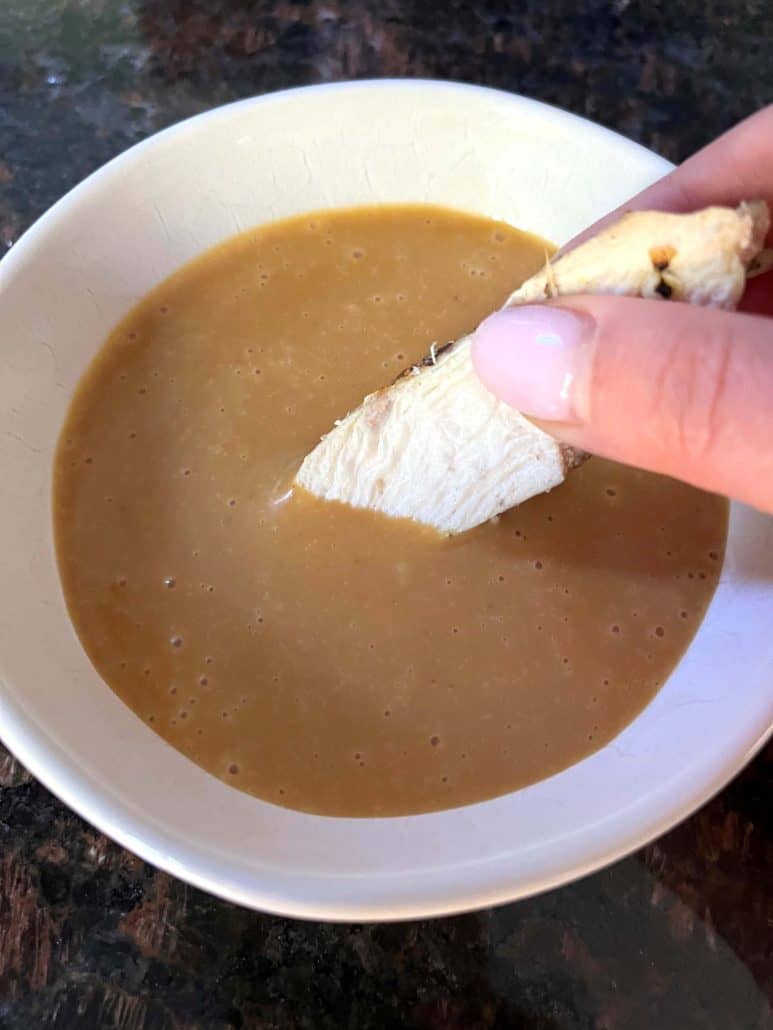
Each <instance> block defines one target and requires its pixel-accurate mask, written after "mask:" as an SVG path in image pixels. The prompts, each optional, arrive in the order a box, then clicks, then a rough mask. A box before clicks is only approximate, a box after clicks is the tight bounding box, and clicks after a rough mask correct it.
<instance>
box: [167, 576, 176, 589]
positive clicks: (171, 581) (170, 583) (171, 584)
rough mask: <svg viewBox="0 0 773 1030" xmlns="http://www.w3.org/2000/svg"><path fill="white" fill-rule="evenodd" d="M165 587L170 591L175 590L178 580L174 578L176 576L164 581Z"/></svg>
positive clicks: (168, 577)
mask: <svg viewBox="0 0 773 1030" xmlns="http://www.w3.org/2000/svg"><path fill="white" fill-rule="evenodd" d="M164 586H165V587H166V588H167V589H168V590H173V589H174V588H175V587H176V586H177V580H176V579H175V578H174V576H167V577H166V578H165V579H164Z"/></svg>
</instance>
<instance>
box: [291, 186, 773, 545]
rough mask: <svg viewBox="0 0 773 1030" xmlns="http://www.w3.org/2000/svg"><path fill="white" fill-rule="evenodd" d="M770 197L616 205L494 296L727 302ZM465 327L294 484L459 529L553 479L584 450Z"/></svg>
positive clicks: (765, 260) (344, 429)
mask: <svg viewBox="0 0 773 1030" xmlns="http://www.w3.org/2000/svg"><path fill="white" fill-rule="evenodd" d="M768 228H769V213H768V208H767V205H766V204H765V203H764V202H762V201H755V202H752V203H747V204H741V205H740V207H739V208H738V209H737V210H733V209H731V208H724V207H711V208H707V209H705V210H703V211H697V212H695V213H694V214H687V215H673V214H666V213H663V212H658V211H639V212H631V213H629V214H626V215H624V216H623V217H622V218H621V219H620V220H619V221H618V222H616V223H614V224H613V225H611V226H609V227H608V228H606V229H604V230H602V231H601V232H600V233H599V234H598V235H597V236H594V237H593V238H591V239H589V240H587V241H586V242H585V243H583V244H581V245H580V246H578V247H577V248H576V249H574V250H572V251H570V252H569V253H567V254H565V255H563V256H559V257H558V258H556V259H554V260H553V261H552V262H550V263H548V264H547V265H546V267H545V268H544V269H543V270H542V271H540V272H539V273H538V274H537V275H534V276H532V278H531V279H529V280H527V281H526V282H525V283H524V284H523V285H522V286H520V287H519V288H518V289H517V290H516V291H515V292H514V293H513V294H512V295H511V296H510V297H509V299H508V300H507V303H506V304H505V307H509V306H512V305H517V304H526V303H534V302H541V301H544V300H546V299H549V298H552V297H560V296H567V295H569V294H581V293H586V294H588V293H605V294H619V295H626V296H631V297H649V298H662V299H667V300H680V301H686V302H688V303H691V304H701V305H704V306H706V307H714V308H725V309H732V308H734V307H735V306H736V305H737V304H738V301H739V300H740V298H741V296H742V294H743V291H744V286H745V283H746V279H747V277H748V276H750V275H752V274H756V273H758V272H759V271H762V270H763V269H764V268H767V267H770V261H769V256H770V255H769V253H768V252H763V251H762V247H763V244H764V240H765V236H766V234H767V232H768ZM471 342H472V336H465V337H463V338H462V339H460V340H458V341H456V342H454V343H450V344H446V345H445V346H443V347H442V348H439V349H437V350H436V349H435V348H434V347H433V348H432V351H431V353H430V355H429V356H428V357H427V358H425V359H424V360H423V361H422V362H421V363H420V364H419V365H414V366H413V367H412V368H409V369H407V370H406V371H405V372H403V373H402V375H401V376H400V377H399V378H398V379H397V380H396V381H395V382H394V383H393V384H392V385H391V386H389V387H386V388H385V389H382V390H379V391H377V392H376V393H373V394H371V395H370V396H369V397H366V398H365V400H364V401H363V403H362V404H361V405H360V407H359V408H357V409H356V410H355V411H353V412H351V413H350V414H349V415H347V416H346V418H344V419H342V420H341V421H340V422H338V423H337V424H336V426H335V428H334V429H333V430H332V431H331V432H330V433H329V434H328V435H327V436H325V437H323V438H322V440H321V442H320V443H319V444H318V445H317V447H315V449H314V450H313V451H312V452H311V453H310V454H309V455H307V457H306V458H305V460H304V462H303V464H302V465H301V468H300V470H299V472H298V475H297V477H296V480H295V482H296V485H297V486H299V487H302V488H303V489H305V490H308V491H309V492H310V493H312V494H316V495H317V496H319V497H322V498H325V499H327V500H335V501H343V502H346V503H348V504H351V505H354V506H355V507H359V508H372V509H375V510H377V511H382V512H384V513H385V514H387V515H392V516H396V517H404V518H411V519H415V520H416V521H418V522H422V523H425V524H427V525H430V526H434V527H435V528H436V529H438V530H439V531H440V532H442V533H461V532H464V531H465V530H467V529H472V528H473V527H474V526H477V525H479V524H480V523H481V522H485V521H486V520H488V519H491V518H493V517H494V516H495V515H498V514H499V513H500V512H503V511H506V510H507V509H508V508H513V507H515V506H516V505H518V504H521V503H522V502H523V501H526V500H528V499H529V498H530V497H533V496H534V495H535V494H539V493H543V492H545V491H547V490H551V489H552V488H553V487H555V486H558V484H559V483H561V482H563V480H564V478H565V477H566V475H567V473H568V472H569V471H570V470H571V469H572V468H573V467H575V466H576V465H577V464H579V463H580V462H581V461H582V460H583V459H584V458H585V455H584V454H581V453H580V452H577V451H575V450H573V449H572V448H569V447H566V446H565V445H563V444H561V443H559V442H558V441H556V440H555V439H554V438H553V437H552V436H550V435H549V434H547V433H545V432H543V431H542V430H541V429H539V428H538V427H537V426H535V425H534V424H533V423H531V422H530V421H529V420H528V419H526V418H524V417H523V416H522V415H520V414H519V413H518V412H517V411H514V410H513V409H512V408H511V407H509V406H508V405H507V404H505V403H503V402H502V401H499V400H497V398H496V397H494V396H493V394H491V393H489V391H488V390H487V389H486V388H485V387H484V386H483V385H482V383H481V382H480V380H479V379H478V377H477V375H476V374H475V371H474V369H473V366H472V361H471V358H470V347H471Z"/></svg>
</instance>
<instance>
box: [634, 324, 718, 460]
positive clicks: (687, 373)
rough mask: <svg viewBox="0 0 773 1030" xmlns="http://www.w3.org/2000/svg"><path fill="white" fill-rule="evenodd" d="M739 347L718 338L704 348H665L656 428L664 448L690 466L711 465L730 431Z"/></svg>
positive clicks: (657, 389)
mask: <svg viewBox="0 0 773 1030" xmlns="http://www.w3.org/2000/svg"><path fill="white" fill-rule="evenodd" d="M732 356H733V343H732V339H731V337H730V335H729V334H727V333H722V332H720V333H717V334H716V335H714V336H712V337H711V338H708V339H706V340H705V341H702V342H701V345H700V346H695V345H689V344H687V345H683V344H681V343H680V342H679V341H678V340H677V341H675V342H674V343H672V344H670V345H669V346H667V347H665V348H664V349H663V352H662V358H661V361H660V365H659V367H658V369H657V372H656V376H655V380H654V394H653V403H654V407H655V411H654V412H653V416H654V423H655V425H659V426H660V427H662V432H663V443H664V444H665V445H666V446H667V447H668V448H669V449H671V450H672V451H673V453H674V454H675V455H678V456H679V457H680V459H681V460H686V461H688V462H689V463H690V464H700V463H702V462H704V461H706V460H707V458H709V457H710V456H711V455H712V454H713V453H714V452H716V450H717V448H718V447H719V445H720V441H721V439H722V437H723V435H724V433H725V430H726V428H727V410H728V405H727V403H726V398H727V393H728V383H729V380H730V375H729V372H730V368H731V363H732Z"/></svg>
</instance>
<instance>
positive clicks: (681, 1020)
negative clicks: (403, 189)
mask: <svg viewBox="0 0 773 1030" xmlns="http://www.w3.org/2000/svg"><path fill="white" fill-rule="evenodd" d="M771 39H773V7H772V6H771V4H770V2H769V0H726V2H724V3H721V2H719V0H672V2H670V3H665V2H660V0H650V2H648V3H642V4H639V3H637V2H633V0H614V2H600V0H585V2H578V0H539V2H537V0H521V2H519V3H503V2H499V0H466V2H465V0H445V2H444V3H439V2H434V3H433V2H429V0H320V2H312V0H295V2H292V0H283V2H276V3H269V2H255V3H250V2H248V0H168V2H165V0H0V247H3V248H7V247H10V246H12V245H13V243H14V241H15V239H16V238H17V237H18V236H19V234H20V233H21V232H22V231H23V230H24V229H25V228H26V227H27V226H28V225H29V224H30V223H31V222H32V221H33V220H34V219H35V218H37V217H38V216H39V215H40V214H41V213H42V212H43V211H44V210H45V209H46V208H47V207H48V206H49V205H50V204H51V203H52V202H53V201H55V200H56V199H57V198H58V197H59V196H61V194H62V193H64V192H65V190H67V189H68V188H69V187H70V186H72V185H74V184H75V183H76V182H77V181H78V180H79V179H81V178H82V177H83V176H85V175H86V174H88V173H89V172H91V171H92V170H93V169H94V168H96V167H97V166H98V165H100V164H102V163H103V162H104V161H106V160H107V159H108V158H110V157H112V156H113V155H114V154H117V153H118V152H119V151H121V150H123V149H125V148H126V147H128V146H129V145H131V144H132V143H135V142H137V141H138V140H140V139H142V138H143V137H145V136H147V135H148V134H150V133H152V132H155V131H156V130H157V129H160V128H162V127H164V126H165V125H168V124H170V123H171V122H174V121H177V120H179V119H180V118H184V117H186V116H188V115H191V114H195V113H197V112H199V111H203V110H205V109H207V108H209V107H212V106H214V105H217V104H222V103H224V102H226V101H229V100H233V99H235V98H238V97H243V96H249V95H251V94H254V93H260V92H265V91H267V90H274V89H278V88H281V87H285V86H292V85H297V84H304V83H313V82H324V81H328V80H333V79H342V78H356V77H371V76H387V75H393V76H428V77H438V78H456V79H462V80H466V81H469V82H481V83H487V84H489V85H495V86H498V87H502V88H505V89H511V90H515V91H518V92H521V93H525V94H528V95H531V96H534V97H538V98H541V99H543V100H548V101H550V102H552V103H555V104H558V105H561V106H563V107H567V108H569V109H570V110H572V111H576V112H578V113H580V114H583V115H587V116H589V117H591V118H594V119H596V120H597V121H600V122H602V123H603V124H605V125H608V126H611V127H613V128H615V129H618V130H620V131H621V132H623V133H625V134H627V135H629V136H631V137H633V138H635V139H637V140H640V141H641V142H642V143H644V144H646V145H648V146H650V147H653V148H654V149H655V150H658V151H660V153H662V154H664V155H665V156H666V157H669V158H671V159H672V160H679V159H681V158H683V157H684V156H686V155H687V154H688V153H690V152H691V151H692V150H694V149H695V148H697V147H698V146H699V145H701V144H702V143H704V142H705V141H707V140H708V139H710V138H711V137H713V136H715V135H717V134H718V133H719V132H720V131H721V130H723V129H725V128H727V127H728V126H729V125H731V124H732V123H733V122H735V121H737V120H738V119H739V118H741V117H742V116H744V115H746V114H748V113H750V112H751V111H752V110H754V109H756V108H758V107H760V106H762V105H763V104H764V103H768V102H770V101H771V100H773V56H771V55H772V51H771ZM772 174H773V173H772ZM729 687H730V685H729ZM772 801H773V747H770V746H769V747H768V748H767V750H766V751H765V752H763V753H762V754H761V755H760V756H759V757H758V758H757V759H756V760H755V761H754V762H753V763H752V765H751V766H750V767H749V768H748V769H747V770H746V771H745V772H744V773H743V774H742V775H740V776H739V777H738V778H737V779H736V780H735V782H734V783H732V784H731V785H730V786H729V787H728V788H727V789H726V790H725V791H724V792H723V793H722V794H721V795H720V796H719V797H718V798H716V799H715V800H714V801H712V802H711V803H710V804H709V805H707V806H706V807H705V808H704V809H703V810H702V811H701V812H699V813H698V814H697V815H695V816H694V817H693V818H692V819H690V820H689V821H688V822H686V823H684V824H683V825H682V826H680V827H679V828H677V829H676V830H674V831H672V832H671V833H669V834H668V835H667V836H666V837H664V838H663V839H661V840H660V841H658V842H657V843H656V844H652V845H651V846H650V847H647V848H645V849H644V850H643V851H641V852H639V853H638V854H637V855H635V856H633V857H632V858H629V859H627V860H625V861H623V862H620V863H618V864H617V865H615V866H613V867H612V868H611V869H608V870H606V871H605V872H602V873H599V874H597V875H595V876H592V877H590V878H588V879H586V880H584V881H582V882H580V883H578V884H575V885H573V886H570V887H567V888H564V889H563V890H558V891H554V892H552V893H551V894H548V895H546V896H544V897H541V898H536V899H534V900H531V901H527V902H522V903H519V904H515V905H510V906H506V907H503V908H499V909H496V910H493V911H488V912H481V913H479V914H475V915H467V916H462V917H458V918H453V919H445V920H439V921H436V922H420V923H411V924H403V925H388V926H360V925H353V926H325V925H321V924H312V923H298V922H292V921H289V920H284V919H277V918H273V917H267V916H261V915H257V914H255V913H252V912H249V911H246V910H244V909H240V908H237V907H235V906H233V905H229V904H226V903H224V902H221V901H217V900H215V899H213V898H211V897H209V896H207V895H205V894H202V893H201V892H199V891H197V890H194V889H192V888H190V887H188V886H186V885H185V884H183V883H181V882H179V881H177V880H175V879H173V878H172V877H170V876H168V875H166V874H164V873H160V872H157V871H156V870H154V869H153V868H151V867H150V866H148V865H146V864H144V863H143V862H141V861H140V860H139V859H137V858H135V857H134V856H133V855H131V854H129V853H128V852H126V851H123V850H122V849H121V848H119V847H117V846H116V845H114V844H113V843H111V842H110V841H109V840H107V839H106V838H104V837H102V836H101V835H100V834H99V833H97V832H96V831H94V830H93V829H92V828H91V827H89V826H88V825H86V824H85V823H83V822H82V821H81V820H80V819H79V818H78V817H77V816H75V815H73V813H72V812H70V811H69V810H68V809H66V808H64V807H63V806H62V805H61V804H60V803H59V802H57V801H56V800H55V799H54V798H53V797H52V796H51V795H50V794H49V793H48V792H47V791H46V790H44V789H43V788H42V787H41V786H40V785H39V784H37V783H36V782H34V780H33V779H32V777H31V776H30V775H29V774H28V773H27V772H26V771H25V770H24V769H22V768H21V767H20V766H19V765H18V764H17V763H16V762H15V761H14V760H13V759H12V758H11V757H10V756H9V755H8V754H7V753H6V752H4V751H3V750H2V747H0V1027H2V1028H3V1030H36V1028H56V1030H70V1028H85V1030H89V1028H100V1030H101V1028H105V1030H172V1028H175V1030H177V1028H179V1030H193V1028H196V1030H198V1028H201V1030H227V1028H230V1027H243V1028H250V1030H258V1028H260V1030H295V1028H311V1030H317V1028H379V1030H380V1028H386V1030H388V1028H397V1027H408V1028H416V1030H425V1028H426V1030H430V1028H431V1030H439V1028H448V1030H483V1028H487V1030H488V1028H492V1030H493V1028H497V1030H500V1028H518V1030H520V1028H527V1030H558V1028H562V1030H563V1028H589V1030H590V1028H594V1030H595V1028H598V1030H624V1028H625V1030H627V1028H636V1030H638V1028H642V1030H650V1028H656V1030H692V1028H696V1030H714V1028H716V1030H742V1028H743V1030H770V1028H773V804H772V803H771V802H772Z"/></svg>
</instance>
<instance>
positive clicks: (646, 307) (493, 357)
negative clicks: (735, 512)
mask: <svg viewBox="0 0 773 1030" xmlns="http://www.w3.org/2000/svg"><path fill="white" fill-rule="evenodd" d="M772 164H773V106H771V107H768V108H765V109H764V110H762V111H760V112H758V113H757V114H755V115H753V116H752V117H751V118H748V119H747V120H746V121H744V122H741V124H740V125H738V126H736V127H735V128H734V129H732V130H731V131H730V132H728V133H726V134H725V135H724V136H721V137H720V138H719V139H718V140H716V141H715V142H714V143H712V144H710V145H709V146H708V147H706V148H705V149H704V150H701V151H699V152H698V153H697V154H696V155H695V156H694V157H692V158H690V159H689V160H688V161H686V162H685V163H684V164H683V165H681V166H680V167H679V168H677V169H676V170H675V171H673V172H672V173H671V174H670V175H667V176H666V177H665V178H664V179H661V180H660V181H659V182H657V183H655V184H654V185H653V186H651V187H649V189H646V190H645V191H644V192H643V193H640V194H639V195H638V196H636V197H635V198H634V199H633V200H631V201H630V202H629V203H628V204H626V205H625V206H624V208H621V209H619V210H618V211H614V212H612V213H611V214H610V215H608V216H607V217H606V218H604V219H602V221H601V222H599V223H597V224H596V225H595V226H592V227H591V228H590V229H589V230H588V231H587V232H586V233H583V234H582V236H580V237H578V238H577V239H576V240H573V241H572V243H571V244H569V245H568V247H567V248H564V249H569V247H571V246H574V245H576V244H577V243H578V242H580V241H581V240H582V239H584V238H586V237H587V236H589V235H592V234H593V233H595V232H597V231H598V229H599V228H601V227H602V226H603V225H605V224H606V223H607V222H609V221H612V220H614V219H615V218H617V217H619V216H620V215H621V214H622V212H623V210H626V211H630V210H634V209H639V210H664V211H674V212H686V211H693V210H697V209H698V208H702V207H706V206H709V205H711V204H723V205H728V206H736V205H737V204H738V203H740V202H741V201H743V200H751V199H756V198H760V199H762V200H766V201H767V203H768V204H769V205H770V206H771V210H773V174H771V172H770V168H771V165H772ZM772 315H773V273H768V274H766V275H763V276H760V277H759V278H758V279H753V280H751V282H750V283H749V285H748V287H747V290H746V293H745V295H744V298H743V301H742V304H741V308H740V311H739V312H732V313H731V312H725V311H716V310H712V309H708V308H699V307H692V306H690V305H688V304H678V303H666V302H663V301H654V300H638V299H634V298H628V297H600V296H593V297H568V298H566V299H565V300H557V301H553V302H551V303H549V304H544V305H528V306H524V307H519V308H510V309H507V310H504V311H501V312H498V313H497V314H495V315H492V316H491V318H489V319H487V320H486V321H485V322H483V323H482V325H481V326H480V327H479V329H478V331H477V332H476V334H475V339H474V342H473V349H472V358H473V364H474V366H475V368H476V370H477V373H478V375H479V376H480V378H481V380H482V381H483V383H484V384H485V385H486V386H487V387H488V389H489V390H491V391H492V392H493V393H494V394H496V395H497V396H498V397H500V398H501V399H502V400H504V401H506V402H508V403H509V404H512V405H513V406H514V407H516V408H518V410H519V411H522V412H523V413H524V414H525V415H527V416H528V417H530V418H532V419H533V420H534V421H535V422H537V423H538V424H539V425H540V426H541V427H542V428H543V429H545V430H547V431H548V432H550V433H552V434H553V435H554V436H557V437H559V438H560V439H561V440H563V441H565V442H566V443H569V444H572V445H574V446H576V447H579V448H581V449H582V450H586V451H589V452H591V453H592V454H598V455H601V456H603V457H607V458H612V459H614V460H616V461H621V462H625V463H626V464H628V465H636V466H638V467H640V468H645V469H649V470H651V471H654V472H661V473H665V474H667V475H670V476H674V477H675V478H678V479H682V480H684V481H686V482H688V483H692V484H694V485H695V486H698V487H702V488H703V489H705V490H712V491H714V492H716V493H721V494H726V495H727V496H729V497H733V498H735V499H737V500H740V501H744V502H745V503H747V504H750V505H753V506H754V507H757V508H759V509H761V510H763V511H766V512H769V513H773V317H770V316H772Z"/></svg>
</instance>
